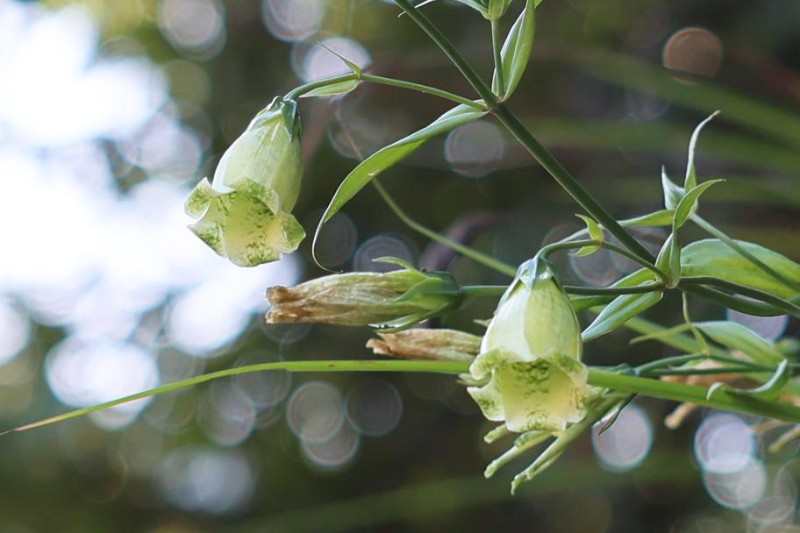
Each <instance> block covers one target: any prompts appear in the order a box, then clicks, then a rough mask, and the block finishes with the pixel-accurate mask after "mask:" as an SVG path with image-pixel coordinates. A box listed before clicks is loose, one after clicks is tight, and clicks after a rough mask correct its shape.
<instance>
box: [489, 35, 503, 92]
mask: <svg viewBox="0 0 800 533" xmlns="http://www.w3.org/2000/svg"><path fill="white" fill-rule="evenodd" d="M491 23H492V54H493V56H494V75H495V80H496V81H497V87H493V89H494V92H495V93H497V94H506V80H505V77H504V76H503V58H502V55H501V50H502V47H503V43H502V39H503V35H502V33H501V32H500V20H499V19H492V20H491Z"/></svg>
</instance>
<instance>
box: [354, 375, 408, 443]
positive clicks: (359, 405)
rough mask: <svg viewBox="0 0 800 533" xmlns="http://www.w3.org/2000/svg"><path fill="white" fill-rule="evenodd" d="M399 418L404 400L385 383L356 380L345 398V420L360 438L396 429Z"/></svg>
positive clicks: (379, 380) (378, 435)
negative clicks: (356, 382)
mask: <svg viewBox="0 0 800 533" xmlns="http://www.w3.org/2000/svg"><path fill="white" fill-rule="evenodd" d="M402 415H403V400H402V398H401V397H400V393H399V392H397V388H396V387H395V386H394V385H392V384H391V383H389V382H388V381H384V380H382V379H365V380H362V381H359V383H358V385H356V386H355V387H354V388H353V390H351V391H350V393H349V394H348V395H347V419H348V420H349V421H350V424H352V426H353V427H354V428H355V429H356V430H357V431H359V432H360V433H361V434H362V435H366V436H368V437H381V436H383V435H386V434H387V433H389V432H390V431H392V430H393V429H394V428H395V427H396V426H397V424H398V423H399V422H400V417H401V416H402Z"/></svg>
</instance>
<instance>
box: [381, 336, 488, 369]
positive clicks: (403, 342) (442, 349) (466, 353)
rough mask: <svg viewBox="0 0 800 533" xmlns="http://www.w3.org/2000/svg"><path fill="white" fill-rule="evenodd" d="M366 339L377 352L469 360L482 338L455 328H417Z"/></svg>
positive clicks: (415, 357) (418, 357) (427, 358)
mask: <svg viewBox="0 0 800 533" xmlns="http://www.w3.org/2000/svg"><path fill="white" fill-rule="evenodd" d="M378 336H380V339H370V340H369V341H367V348H371V349H372V351H373V352H375V353H376V354H378V355H387V356H389V357H399V358H402V359H423V360H433V361H464V362H470V361H472V360H473V359H475V356H476V355H478V349H479V347H480V345H481V338H480V337H478V336H477V335H470V334H469V333H466V332H464V331H458V330H455V329H424V328H415V329H407V330H405V331H398V332H396V333H383V332H380V333H378Z"/></svg>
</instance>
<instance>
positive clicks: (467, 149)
mask: <svg viewBox="0 0 800 533" xmlns="http://www.w3.org/2000/svg"><path fill="white" fill-rule="evenodd" d="M504 153H505V140H504V138H503V133H502V132H501V131H500V128H499V127H498V126H497V125H496V124H494V123H493V122H487V121H479V122H471V123H469V124H465V125H463V126H459V127H458V128H456V129H454V130H453V131H451V132H450V133H449V134H448V135H447V140H446V141H445V143H444V157H445V159H446V160H447V162H448V163H450V165H451V166H452V167H453V170H455V171H456V172H458V173H459V174H462V175H464V176H468V177H470V178H477V177H481V176H484V175H486V174H488V173H489V172H491V171H492V170H493V169H494V167H495V165H496V163H497V162H498V161H500V160H501V159H503V154H504Z"/></svg>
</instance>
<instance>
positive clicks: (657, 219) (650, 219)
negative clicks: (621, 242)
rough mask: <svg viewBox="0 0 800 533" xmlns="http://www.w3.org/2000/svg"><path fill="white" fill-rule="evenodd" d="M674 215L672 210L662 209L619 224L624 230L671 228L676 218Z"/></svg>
mask: <svg viewBox="0 0 800 533" xmlns="http://www.w3.org/2000/svg"><path fill="white" fill-rule="evenodd" d="M673 214H674V213H673V211H672V210H671V209H662V210H661V211H655V212H653V213H648V214H646V215H641V216H638V217H633V218H628V219H625V220H620V221H619V223H620V225H621V226H622V227H624V228H628V227H653V226H671V225H672V220H673V218H674V217H673Z"/></svg>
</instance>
